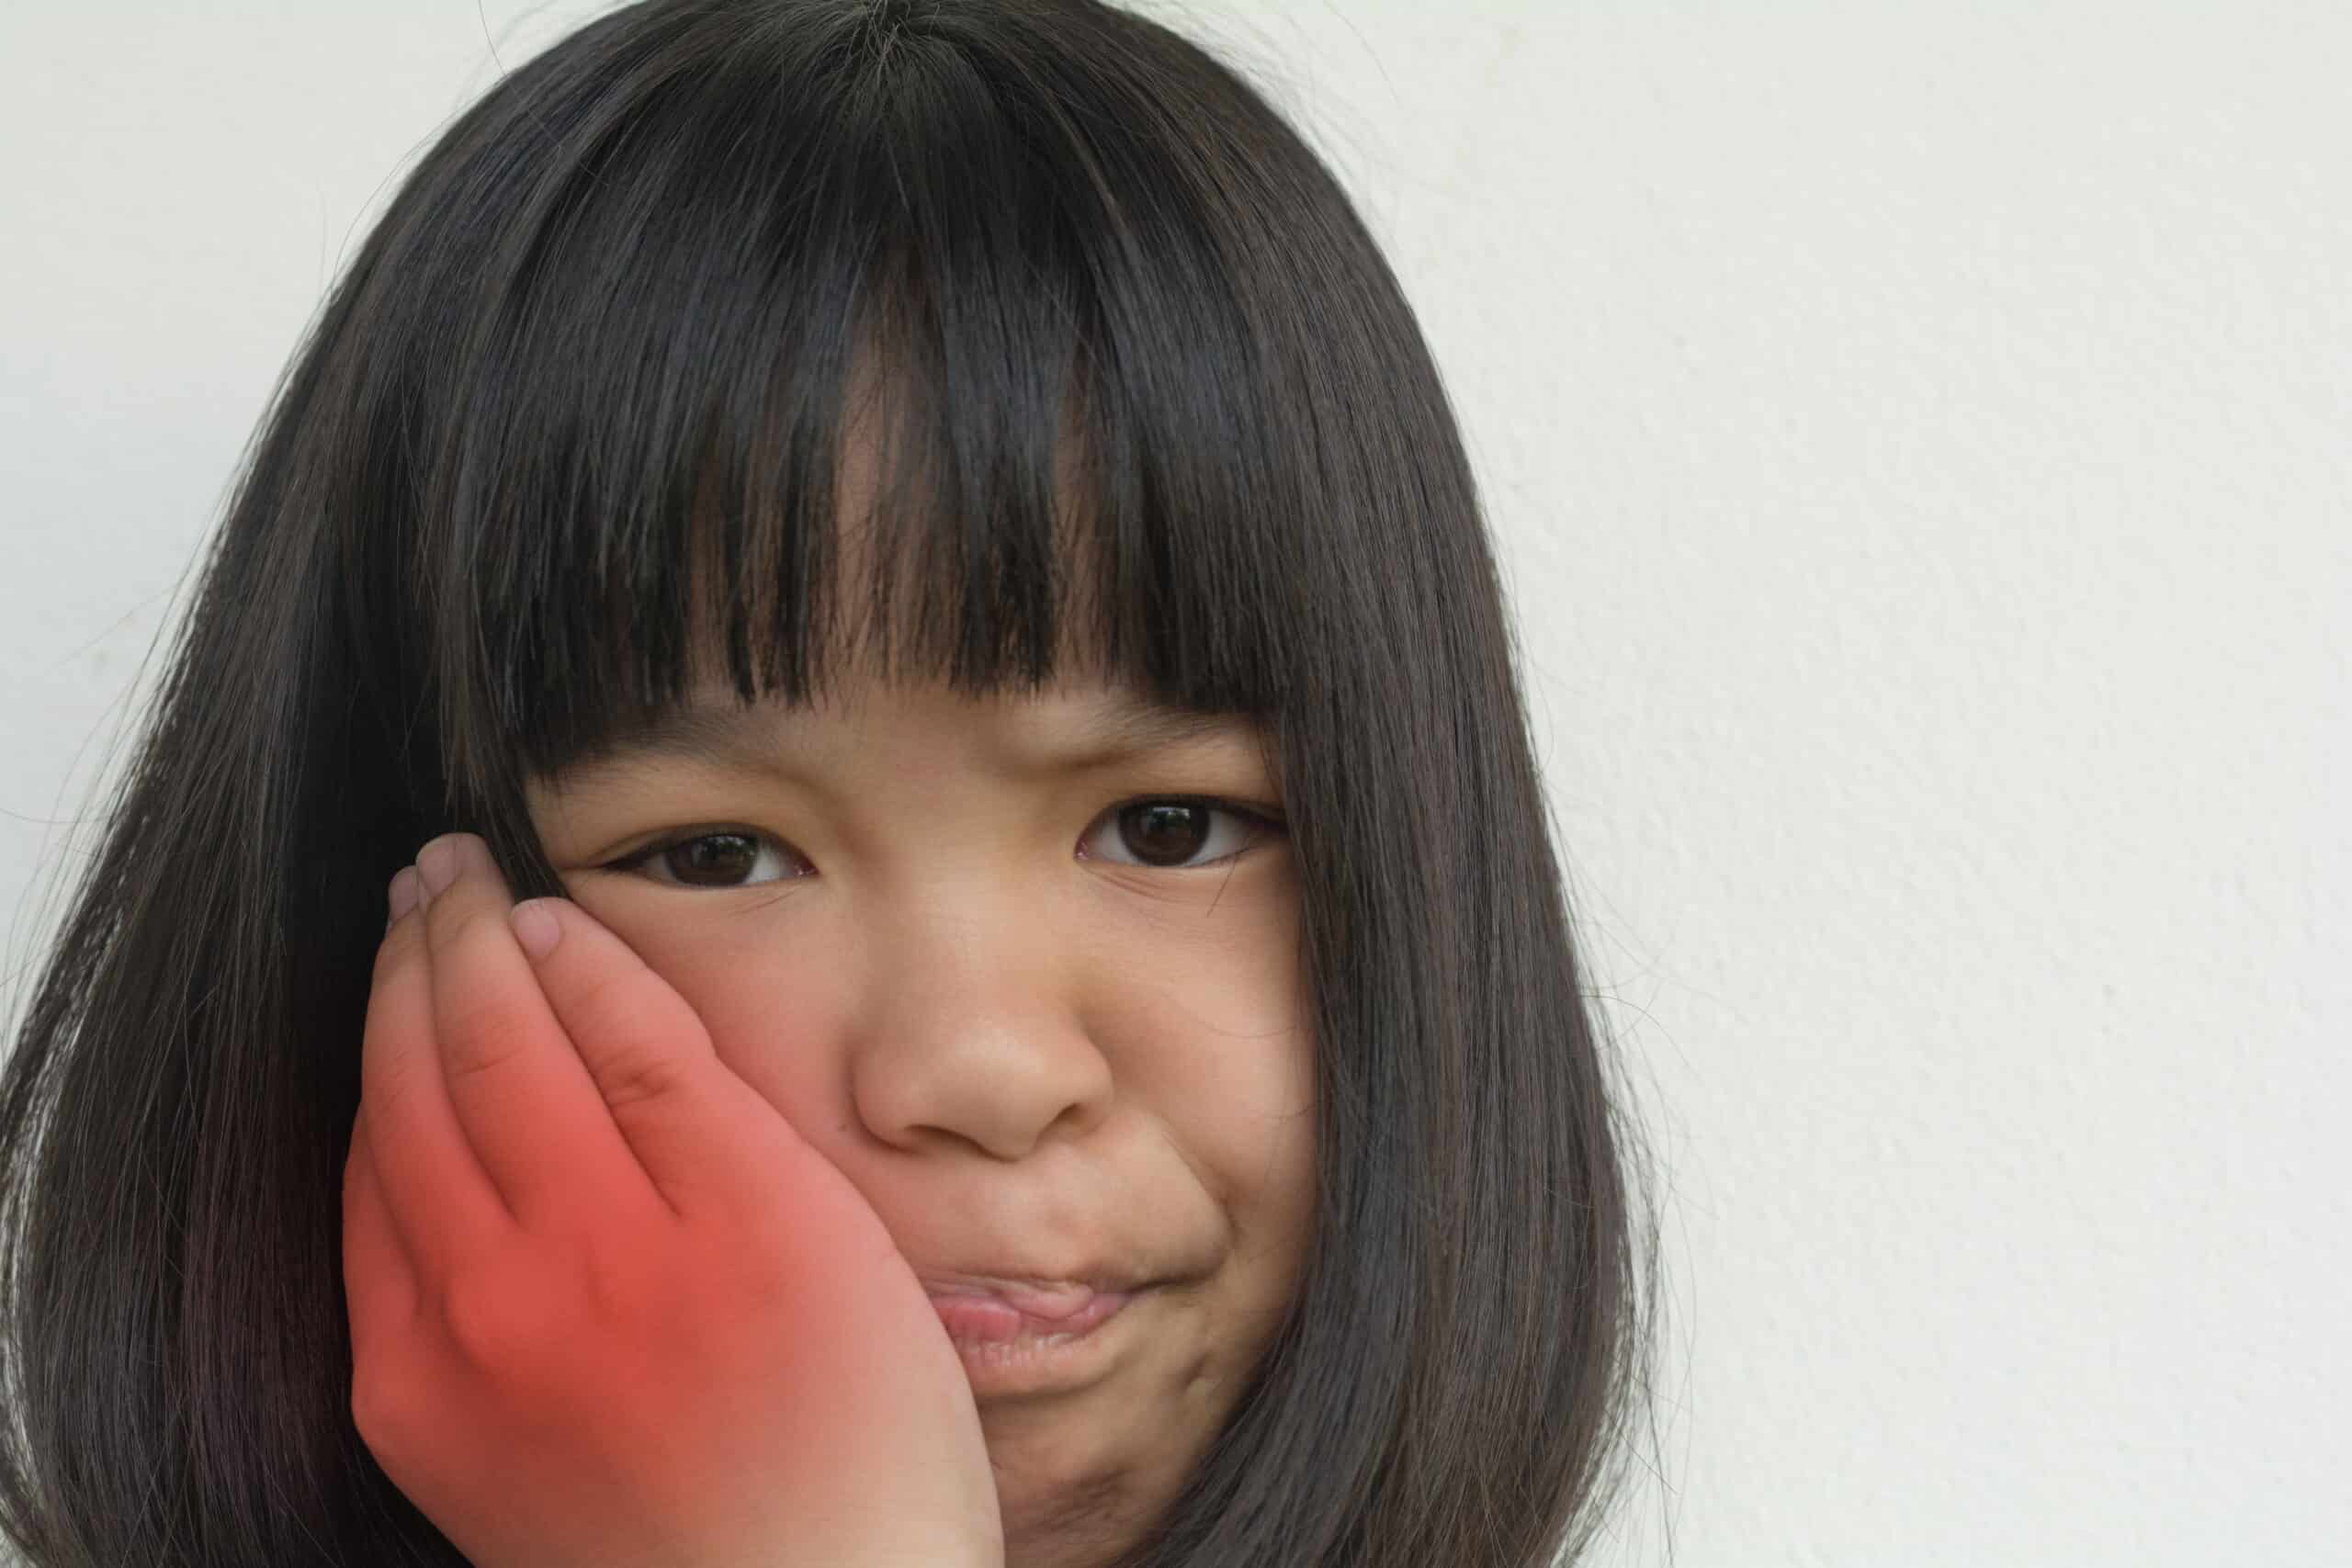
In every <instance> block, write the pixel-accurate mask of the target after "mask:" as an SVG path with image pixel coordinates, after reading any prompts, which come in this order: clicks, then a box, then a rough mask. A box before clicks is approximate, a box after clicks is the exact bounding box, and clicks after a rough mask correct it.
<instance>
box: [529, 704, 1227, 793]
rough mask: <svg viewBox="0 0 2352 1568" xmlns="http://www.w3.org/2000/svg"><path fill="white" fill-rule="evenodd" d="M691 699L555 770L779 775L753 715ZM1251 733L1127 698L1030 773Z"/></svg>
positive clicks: (1202, 714) (781, 763) (779, 762)
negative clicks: (671, 765) (679, 767)
mask: <svg viewBox="0 0 2352 1568" xmlns="http://www.w3.org/2000/svg"><path fill="white" fill-rule="evenodd" d="M756 711H757V710H746V709H743V708H741V707H715V706H712V705H708V704H707V703H701V702H689V703H684V704H680V705H674V706H672V707H666V708H663V709H661V710H660V711H659V712H657V713H653V714H650V715H648V716H644V717H642V718H639V719H637V720H635V721H633V722H632V723H630V724H628V726H627V727H625V728H623V729H621V730H620V731H619V732H617V733H616V734H615V735H614V736H613V737H612V739H610V740H608V741H607V742H606V743H605V745H603V746H600V747H598V748H597V749H596V750H594V752H592V753H590V754H589V755H587V756H583V757H582V758H580V759H578V760H577V761H573V762H571V763H569V764H567V765H566V766H564V767H562V768H560V769H559V770H558V771H557V774H558V776H559V777H561V778H566V779H576V778H582V777H586V776H588V775H591V774H594V773H605V772H607V771H618V770H626V769H628V768H630V767H635V766H641V765H643V764H645V763H648V762H652V761H684V762H695V763H701V764H703V765H705V766H707V767H714V768H721V769H729V770H732V771H736V772H740V773H777V774H783V773H788V772H789V771H790V770H789V768H788V766H787V764H786V758H785V757H784V756H783V755H782V754H779V753H778V752H777V751H776V750H774V749H772V748H771V747H770V746H768V745H766V744H763V740H762V736H761V727H760V726H759V725H758V724H757V723H756V722H755V721H753V720H752V713H753V712H756ZM1236 728H1243V729H1249V728H1254V726H1253V723H1252V721H1251V719H1250V716H1248V715H1246V714H1241V713H1230V712H1223V711H1211V710H1204V709H1196V708H1185V707H1172V706H1168V705H1162V704H1158V703H1148V702H1141V701H1137V700H1135V699H1132V698H1131V699H1128V700H1125V701H1123V702H1121V703H1119V704H1118V705H1115V706H1107V707H1105V708H1103V709H1101V710H1098V711H1096V712H1094V713H1092V714H1091V716H1088V717H1087V718H1085V719H1082V720H1080V723H1079V724H1078V725H1077V726H1076V727H1075V728H1074V730H1073V736H1074V739H1072V740H1071V741H1070V742H1069V744H1068V745H1067V746H1062V747H1057V748H1056V749H1054V750H1051V751H1050V752H1047V753H1043V754H1041V755H1040V756H1039V757H1038V759H1037V760H1036V761H1035V764H1034V771H1036V772H1061V773H1080V772H1083V771H1085V770H1087V769H1090V768H1098V767H1101V766H1103V765H1104V764H1106V763H1109V762H1114V761H1119V760H1121V759H1123V758H1126V757H1132V756H1136V755H1137V754H1139V753H1142V752H1146V751H1156V750H1164V749H1167V748H1170V747H1175V746H1182V745H1186V744H1191V743H1196V742H1202V741H1206V740H1211V739H1219V738H1222V737H1225V736H1227V735H1230V734H1231V733H1232V732H1233V731H1234V730H1235V729H1236Z"/></svg>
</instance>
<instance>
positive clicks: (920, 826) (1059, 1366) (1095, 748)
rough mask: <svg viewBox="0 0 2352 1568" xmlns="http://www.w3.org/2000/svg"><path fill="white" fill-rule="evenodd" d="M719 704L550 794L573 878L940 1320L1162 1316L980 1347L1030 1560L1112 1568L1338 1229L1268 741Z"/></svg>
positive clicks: (921, 692) (1246, 735) (962, 711)
mask: <svg viewBox="0 0 2352 1568" xmlns="http://www.w3.org/2000/svg"><path fill="white" fill-rule="evenodd" d="M698 696H699V698H700V700H702V701H704V702H706V703H707V704H708V711H709V712H710V713H712V714H713V715H716V716H718V717H719V719H720V722H719V723H718V725H717V726H715V727H711V728H704V729H702V730H700V731H698V732H695V733H699V734H700V735H701V736H702V738H703V744H702V745H701V746H700V747H699V748H697V747H695V746H692V745H687V744H678V743H673V744H672V745H670V746H667V747H662V746H658V745H655V746H644V747H639V748H637V749H634V750H628V751H625V752H624V753H622V754H621V755H620V756H618V757H617V758H616V759H615V760H613V761H608V762H601V763H598V764H596V765H595V766H594V767H593V768H588V769H583V770H582V771H580V772H578V773H575V774H573V775H571V776H568V777H567V779H566V780H565V781H564V783H563V784H562V786H561V787H560V789H558V788H552V787H546V786H538V787H534V788H533V789H532V791H531V792H530V795H529V804H530V808H531V813H532V817H533V819H534V821H535V823H536V824H537V829H538V832H539V834H540V837H541V839H542V841H543V842H544V844H545V846H546V849H547V852H548V857H549V859H550V861H551V862H552V863H553V864H554V866H555V867H556V869H557V870H558V871H559V872H560V874H561V875H562V878H563V881H564V884H565V887H566V890H567V892H568V894H569V896H570V897H571V898H573V899H574V900H576V901H577V902H578V903H579V904H580V905H581V906H582V908H585V909H587V910H588V911H589V912H590V913H591V914H593V915H594V916H595V917H596V918H597V919H599V920H602V921H603V922H604V923H605V925H606V926H608V927H610V928H611V929H612V930H613V931H616V932H617V933H618V934H619V935H620V936H621V938H622V939H623V940H624V941H626V942H628V944H629V945H630V946H631V947H632V948H633V949H635V950H636V951H637V952H638V953H639V954H641V955H642V956H643V957H644V958H645V960H646V962H647V963H648V964H650V965H651V966H652V967H653V968H654V969H655V970H656V971H657V972H658V973H659V974H661V975H662V977H663V978H664V979H666V980H667V981H669V983H670V984H671V985H672V986H673V987H676V989H677V990H678V991H679V992H680V993H681V994H682V995H683V996H684V998H685V999H686V1000H687V1002H688V1003H690V1004H691V1005H692V1006H693V1007H694V1009H695V1011H696V1012H697V1013H698V1014H699V1015H700V1016H701V1018H702V1020H703V1021H704V1023H705V1024H707V1026H708V1028H709V1031H710V1033H711V1037H712V1039H713V1041H714V1042H715V1043H716V1044H717V1047H718V1055H719V1056H720V1058H721V1060H723V1061H724V1062H725V1063H726V1064H727V1065H728V1066H729V1067H730V1068H732V1069H733V1070H734V1072H735V1073H736V1074H737V1075H738V1076H740V1077H742V1078H743V1079H744V1080H745V1081H746V1082H747V1083H749V1084H750V1085H751V1086H752V1088H753V1089H756V1090H757V1091H758V1092H759V1093H760V1094H761V1095H763V1096H764V1097H765V1098H766V1100H768V1101H769V1103H770V1104H772V1105H774V1106H775V1109H776V1110H777V1111H779V1112H781V1113H782V1114H783V1115H784V1117H785V1118H786V1120H787V1121H789V1122H791V1123H792V1124H793V1126H794V1127H795V1128H797V1130H798V1131H799V1133H800V1134H801V1135H802V1136H803V1137H804V1138H806V1139H807V1140H808V1141H809V1143H810V1144H812V1145H814V1146H815V1147H816V1148H817V1149H818V1150H819V1151H820V1152H821V1153H822V1154H823V1155H824V1156H826V1157H827V1158H829V1159H831V1161H832V1162H833V1164H834V1165H836V1166H838V1167H839V1168H841V1169H842V1172H843V1173H844V1174H845V1175H846V1176H847V1177H848V1178H849V1179H850V1180H851V1181H853V1182H854V1184H855V1185H856V1186H857V1188H858V1190H860V1191H861V1192H862V1193H863V1194H864V1195H865V1198H866V1200H867V1201H869V1202H870V1203H871V1204H872V1205H873V1206H874V1208H875V1210H876V1213H878V1214H879V1215H880V1217H881V1219H882V1221H883V1223H884V1224H885V1225H887V1226H888V1229H889V1232H890V1234H891V1235H892V1237H893V1238H894V1239H895V1240H896V1242H897V1243H898V1246H899V1251H900V1252H901V1253H903V1254H904V1255H905V1256H906V1258H907V1259H908V1260H909V1262H910V1264H912V1266H913V1268H914V1270H915V1272H916V1273H917V1275H918V1276H919V1277H921V1278H922V1280H923V1281H924V1283H925V1285H926V1287H927V1288H929V1289H932V1290H933V1292H934V1294H935V1295H936V1294H938V1293H940V1292H943V1291H949V1290H953V1289H954V1288H956V1287H958V1286H962V1287H964V1288H966V1289H967V1290H969V1289H980V1288H985V1287H986V1286H987V1285H988V1284H989V1283H992V1282H999V1281H1023V1280H1027V1281H1034V1282H1038V1283H1043V1282H1048V1281H1081V1282H1093V1283H1097V1284H1100V1283H1103V1282H1125V1283H1128V1284H1130V1285H1132V1286H1134V1287H1136V1291H1135V1293H1134V1294H1132V1295H1131V1297H1130V1298H1129V1299H1128V1301H1127V1302H1126V1303H1125V1306H1124V1307H1122V1308H1121V1309H1120V1310H1119V1311H1118V1312H1117V1313H1116V1314H1114V1315H1113V1316H1112V1317H1110V1318H1109V1319H1108V1320H1107V1321H1104V1322H1103V1323H1102V1324H1101V1325H1100V1326H1098V1327H1096V1328H1094V1329H1092V1330H1091V1331H1090V1332H1089V1333H1087V1334H1086V1335H1085V1336H1084V1337H1080V1338H1078V1339H1074V1340H1070V1341H1068V1342H1065V1343H1064V1344H1062V1345H1061V1346H1059V1347H1053V1346H1044V1347H1040V1346H1038V1345H1036V1344H1035V1343H1029V1344H1025V1345H1024V1344H1015V1345H1013V1346H1011V1347H1005V1346H998V1347H995V1348H993V1349H981V1348H972V1347H970V1346H968V1345H967V1346H959V1348H963V1349H964V1353H965V1362H966V1368H967V1375H968V1376H969V1378H970V1380H971V1382H972V1386H973V1392H974V1394H975V1397H976V1399H977V1401H978V1407H979V1414H980V1419H981V1424H982V1427H983V1429H984V1431H985V1433H986V1435H987V1438H988V1444H989V1455H990V1458H991V1460H992V1461H993V1463H994V1466H995V1469H996V1472H997V1483H998V1490H999V1494H1000V1498H1001V1508H1002V1515H1003V1519H1004V1525H1005V1535H1006V1546H1007V1553H1008V1561H1009V1562H1010V1563H1012V1564H1014V1565H1017V1568H1049V1565H1050V1568H1074V1565H1077V1564H1091V1563H1099V1562H1103V1561H1106V1560H1108V1559H1109V1558H1110V1557H1111V1556H1113V1555H1114V1554H1115V1553H1116V1551H1118V1550H1119V1549H1121V1548H1122V1547H1124V1546H1125V1545H1126V1544H1127V1543H1129V1542H1131V1541H1132V1540H1134V1539H1136V1536H1138V1535H1139V1534H1140V1533H1141V1531H1142V1530H1143V1529H1144V1528H1145V1527H1146V1526H1147V1525H1148V1523H1149V1522H1150V1520H1151V1519H1152V1518H1153V1517H1155V1516H1156V1515H1157V1514H1158V1513H1159V1512H1160V1511H1161V1509H1163V1508H1164V1506H1166V1505H1167V1504H1168V1503H1169V1502H1170V1500H1171V1499H1172V1498H1173V1496H1174V1495H1175V1494H1176V1492H1177V1491H1178V1489H1179V1488H1180V1487H1181V1486H1182V1483H1183V1482H1184V1480H1185V1479H1186V1477H1187V1475H1188V1473H1189V1472H1191V1470H1192V1469H1193V1467H1194V1466H1195V1465H1196V1464H1197V1462H1198V1461H1200V1459H1201V1458H1202V1456H1203V1454H1204V1451H1205V1450H1206V1448H1207V1445H1208V1443H1209V1441H1210V1439H1211V1438H1213V1437H1214V1435H1215V1433H1216V1430H1217V1428H1218V1427H1219V1426H1220V1424H1221V1423H1222V1422H1223V1421H1224V1419H1225V1418H1226V1416H1227V1415H1228V1414H1229V1413H1230V1412H1231V1410H1232V1407H1233V1404H1234V1402H1235V1400H1236V1399H1237V1397H1238V1394H1239V1393H1240V1392H1241V1390H1242V1387H1243V1386H1244V1384H1245V1382H1247V1379H1248V1375H1249V1373H1250V1371H1252V1369H1253V1366H1254V1363H1255V1362H1256V1360H1257V1359H1258V1358H1259V1355H1260V1353H1261V1351H1262V1350H1263V1349H1264V1348H1265V1347H1266V1345H1267V1343H1268V1341H1269V1340H1270V1338H1271V1337H1272V1334H1273V1333H1274V1331H1275V1329H1276V1328H1277V1327H1278V1325H1280V1322H1281V1320H1282V1317H1283V1313H1284V1311H1285V1309H1286V1307H1287V1306H1288V1304H1289V1303H1290V1301H1291V1298H1292V1294H1293V1291H1294V1287H1295V1282H1296V1279H1297V1274H1298V1267H1299V1261H1300V1258H1301V1254H1302V1250H1303V1247H1304V1245H1305V1242H1306V1234H1307V1228H1308V1224H1309V1221H1310V1217H1311V1213H1312V1206H1313V1185H1314V1163H1313V1153H1314V1144H1313V1139H1314V1131H1315V1130H1314V1122H1313V1096H1314V1083H1313V1059H1312V1043H1311V1040H1310V1038H1309V1035H1308V1033H1307V1032H1306V1020H1305V1018H1304V1015H1303V1009H1302V1006H1301V998H1300V995H1299V985H1298V977H1299V973H1298V972H1299V940H1298V939H1299V900H1298V889H1297V878H1296V873H1295V865H1294V863H1293V861H1292V858H1291V850H1290V844H1289V840H1288V839H1287V837H1286V836H1285V834H1284V833H1283V830H1282V829H1281V828H1280V826H1279V820H1280V801H1279V797H1278V796H1277V795H1276V794H1275V790H1274V781H1273V780H1272V778H1270V777H1269V776H1268V774H1267V772H1266V768H1265V765H1264V762H1263V760H1262V759H1261V756H1260V753H1259V750H1258V748H1257V746H1256V744H1255V732H1254V731H1253V730H1251V729H1250V728H1249V727H1248V726H1247V725H1246V724H1245V723H1243V722H1242V721H1239V720H1235V721H1231V722H1229V723H1225V724H1217V725H1212V726H1211V727H1210V728H1207V729H1205V730H1204V732H1202V733H1200V734H1198V735H1196V736H1194V737H1193V738H1191V739H1181V740H1175V741H1170V740H1167V739H1158V740H1150V741H1147V742H1145V743H1143V744H1141V745H1139V746H1134V747H1133V749H1128V747H1126V746H1123V745H1119V744H1115V743H1114V742H1115V740H1116V738H1115V737H1114V736H1113V735H1112V733H1111V727H1112V726H1114V725H1115V723H1116V722H1117V721H1118V720H1120V719H1121V718H1128V717H1133V716H1136V715H1138V714H1142V713H1148V712H1149V711H1151V710H1145V709H1140V708H1138V707H1136V706H1135V705H1132V704H1131V703H1129V702H1128V701H1127V700H1126V698H1125V695H1124V694H1122V693H1121V692H1118V691H1116V690H1114V689H1111V688H1107V687H1099V686H1087V685H1080V686H1072V685H1063V686H1059V687H1056V688H1053V689H1052V690H1050V691H1049V692H1048V693H1047V694H1045V695H1043V696H1041V697H1038V698H1036V699H1026V698H1007V699H1004V700H1001V701H996V702H988V703H979V702H974V701H971V700H968V699H965V698H962V697H958V696H956V695H954V694H950V693H948V692H947V691H946V690H945V689H944V688H935V687H924V688H919V689H899V688H888V687H884V686H882V685H880V684H878V683H876V682H872V681H871V680H870V679H869V680H868V681H867V682H866V683H865V684H863V685H860V686H856V687H854V688H852V689H850V690H849V691H846V692H844V693H843V694H842V701H841V702H840V703H839V705H834V706H827V707H820V708H816V709H804V710H801V711H799V712H797V713H787V712H786V710H784V709H783V708H781V707H778V706H768V705H763V706H760V707H756V708H753V709H751V710H748V711H747V710H743V709H741V708H740V707H737V706H735V705H733V699H732V695H731V694H729V693H726V692H724V690H723V688H716V689H715V688H708V687H706V688H704V689H703V690H702V692H701V693H700V694H698ZM1128 739H1129V741H1130V742H1132V741H1133V740H1134V739H1135V738H1134V737H1129V738H1128ZM1204 797H1205V799H1204ZM1253 804H1254V805H1255V806H1256V807H1258V808H1259V809H1261V810H1263V811H1265V812H1266V813H1267V814H1268V816H1269V818H1271V821H1270V822H1269V823H1266V824H1261V823H1260V822H1258V821H1257V820H1255V819H1253V818H1252V817H1250V815H1248V814H1246V811H1245V810H1244V809H1243V808H1247V807H1251V806H1252V805H1253ZM1245 846H1246V847H1245ZM1237 851H1240V852H1241V853H1240V854H1239V856H1238V859H1236V858H1231V857H1233V856H1234V855H1235V852H1237ZM983 1311H985V1309H983ZM946 1315H948V1316H950V1317H953V1316H955V1315H956V1313H955V1309H950V1312H949V1313H948V1314H946Z"/></svg>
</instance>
